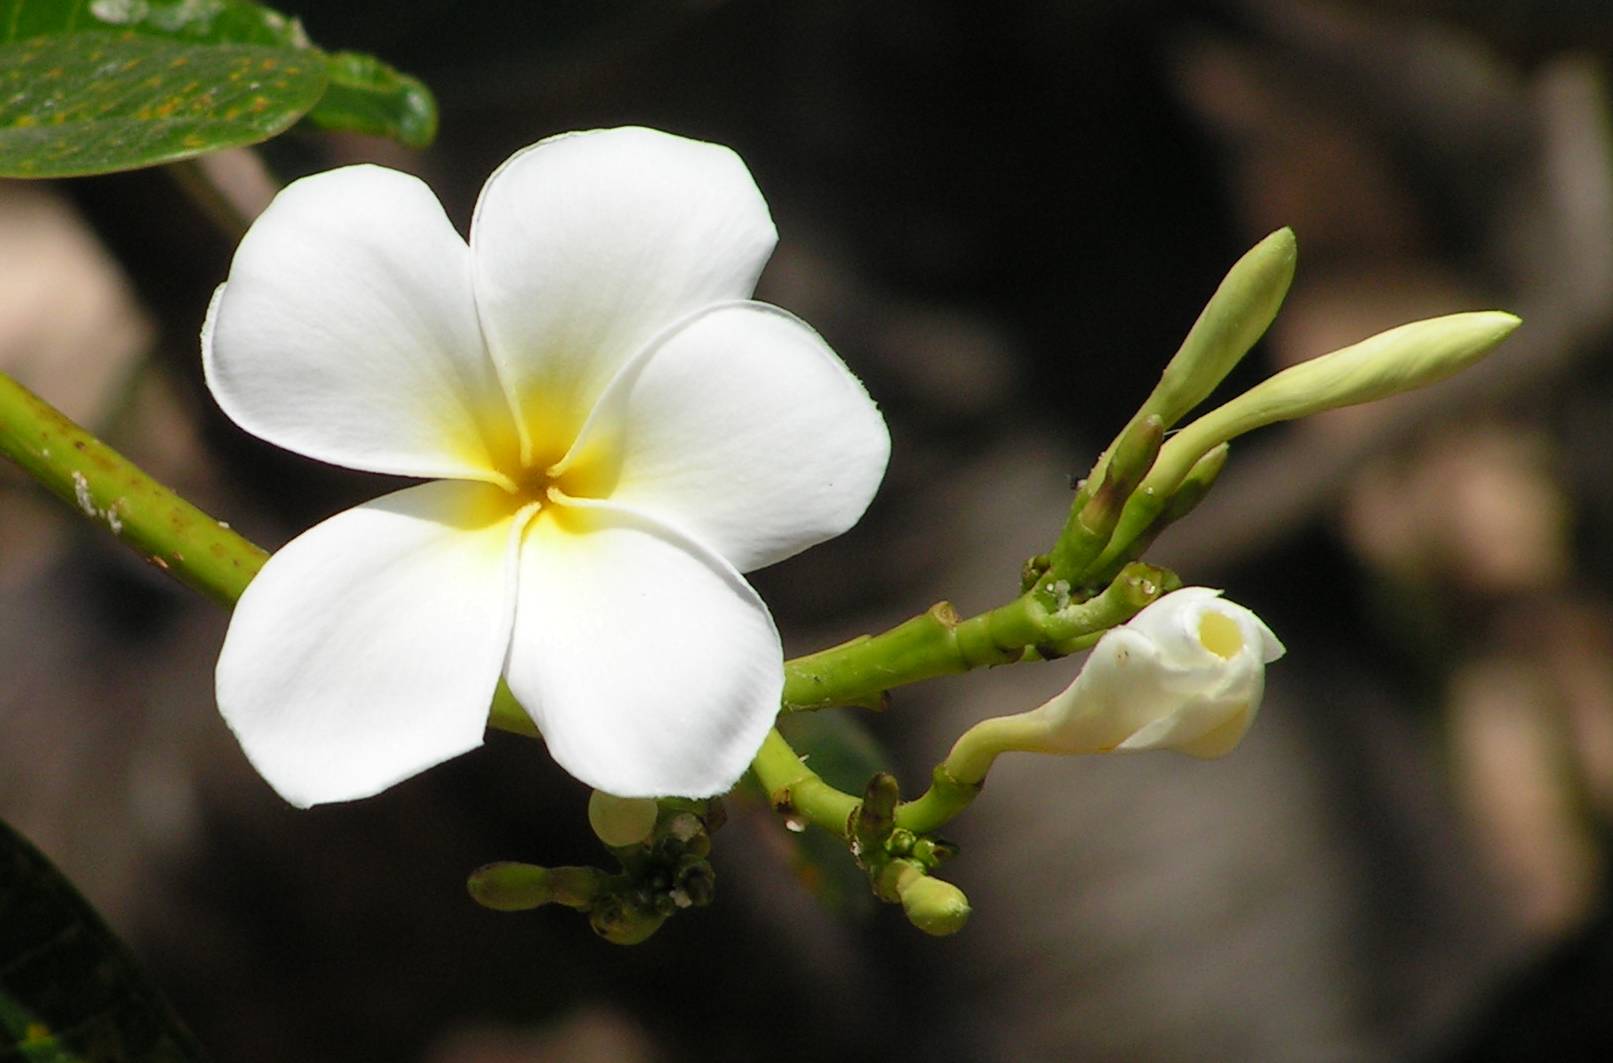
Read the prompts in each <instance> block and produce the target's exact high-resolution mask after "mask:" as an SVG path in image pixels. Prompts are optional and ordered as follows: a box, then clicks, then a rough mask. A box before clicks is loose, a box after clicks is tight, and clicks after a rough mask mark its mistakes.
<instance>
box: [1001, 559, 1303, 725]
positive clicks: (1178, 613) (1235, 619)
mask: <svg viewBox="0 0 1613 1063" xmlns="http://www.w3.org/2000/svg"><path fill="white" fill-rule="evenodd" d="M1220 594H1221V592H1220V591H1217V590H1211V589H1209V588H1208V587H1184V588H1182V589H1181V590H1179V591H1175V592H1173V593H1171V594H1167V595H1166V596H1165V597H1163V598H1161V599H1159V600H1158V601H1156V602H1154V603H1153V604H1152V605H1150V606H1148V607H1147V608H1146V609H1144V610H1143V611H1142V612H1140V613H1138V614H1137V615H1136V616H1134V617H1132V618H1131V620H1130V621H1128V622H1127V623H1125V624H1123V625H1121V626H1120V627H1117V628H1113V629H1111V630H1110V631H1107V632H1105V633H1104V636H1103V637H1102V638H1101V639H1099V640H1098V644H1097V645H1096V646H1095V647H1093V649H1092V654H1091V656H1089V657H1088V658H1087V661H1086V664H1085V665H1084V666H1082V668H1081V673H1080V674H1079V675H1078V676H1076V678H1075V682H1074V683H1072V684H1070V686H1069V687H1068V688H1067V689H1065V691H1064V692H1063V693H1061V694H1059V695H1058V696H1057V697H1055V698H1054V699H1053V700H1051V701H1049V702H1048V703H1047V704H1045V705H1043V706H1041V707H1040V708H1037V709H1034V710H1032V711H1031V712H1030V713H1027V714H1026V723H1027V724H1028V725H1034V726H1035V733H1036V735H1037V739H1036V741H1035V743H1034V747H1035V748H1036V749H1038V750H1040V751H1043V752H1049V753H1107V752H1110V751H1113V750H1121V751H1125V752H1137V751H1141V750H1147V749H1174V750H1176V751H1177V752H1179V753H1186V754H1188V755H1190V756H1195V757H1219V756H1223V755H1225V754H1227V753H1230V752H1231V751H1232V749H1233V747H1235V746H1236V745H1237V744H1238V742H1239V741H1241V740H1242V738H1243V736H1244V734H1245V733H1246V732H1247V731H1248V730H1249V725H1250V724H1252V723H1253V722H1254V718H1255V713H1256V712H1257V711H1259V709H1260V697H1261V694H1262V693H1263V692H1264V690H1265V683H1266V665H1267V664H1269V663H1271V662H1272V661H1275V660H1276V659H1277V658H1279V657H1281V656H1282V655H1283V653H1284V649H1283V644H1282V643H1281V642H1279V641H1277V636H1276V635H1273V634H1272V633H1271V629H1270V628H1268V627H1267V626H1266V625H1265V623H1263V622H1262V621H1261V619H1260V618H1259V617H1258V616H1256V615H1255V614H1254V613H1252V612H1250V611H1249V610H1248V609H1245V608H1244V607H1243V606H1241V605H1236V604H1234V603H1232V602H1229V601H1226V600H1224V599H1222V598H1221V597H1220ZM1030 729H1031V728H1030V727H1027V730H1030Z"/></svg>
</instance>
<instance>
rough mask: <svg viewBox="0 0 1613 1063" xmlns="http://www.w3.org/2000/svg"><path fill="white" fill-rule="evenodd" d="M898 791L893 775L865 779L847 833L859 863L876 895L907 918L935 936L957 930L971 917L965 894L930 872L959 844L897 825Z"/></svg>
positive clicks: (880, 774) (949, 856)
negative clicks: (859, 800) (894, 905)
mask: <svg viewBox="0 0 1613 1063" xmlns="http://www.w3.org/2000/svg"><path fill="white" fill-rule="evenodd" d="M900 801H901V792H900V790H899V788H898V787H897V784H896V778H895V777H894V776H892V775H891V774H889V773H888V772H880V773H879V774H877V775H875V776H874V777H873V778H872V779H870V780H868V786H867V788H866V789H865V790H864V792H863V799H862V802H861V804H859V805H858V806H857V809H856V811H854V812H853V813H852V815H851V820H850V822H849V823H848V824H847V835H848V838H849V840H850V844H851V851H852V854H853V855H854V856H855V857H856V858H857V864H858V866H859V867H861V868H862V869H863V870H864V871H865V872H866V873H867V874H868V881H869V884H870V885H872V886H873V889H874V896H876V897H878V898H879V899H880V900H882V901H885V902H887V903H889V904H900V905H901V906H902V911H903V913H904V914H906V916H907V919H908V922H910V923H912V924H913V925H914V926H916V927H918V928H919V929H920V930H922V931H924V932H925V933H926V934H933V935H935V936H937V937H940V936H945V935H947V934H955V933H957V932H958V931H959V930H962V929H963V924H964V923H966V922H967V921H968V919H969V898H967V897H965V896H964V894H963V891H962V890H960V889H959V888H958V887H957V886H954V885H953V884H952V883H950V882H946V881H944V880H942V879H938V878H935V877H934V876H933V875H932V874H931V873H932V872H933V871H934V870H935V868H936V867H938V866H939V865H940V864H942V863H944V862H945V861H947V860H950V859H951V858H952V857H954V856H956V855H957V847H956V846H954V845H952V844H951V843H949V842H944V841H941V840H940V839H938V838H933V837H930V836H928V835H924V834H917V833H915V832H914V831H912V830H909V829H907V828H905V827H898V826H897V825H896V807H897V805H898V804H899V803H900Z"/></svg>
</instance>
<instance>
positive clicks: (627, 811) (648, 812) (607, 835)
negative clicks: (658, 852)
mask: <svg viewBox="0 0 1613 1063" xmlns="http://www.w3.org/2000/svg"><path fill="white" fill-rule="evenodd" d="M660 813H661V808H660V806H659V805H657V804H656V803H655V801H654V799H653V798H648V797H617V796H616V795H615V794H608V793H606V792H605V791H603V790H595V791H594V792H593V794H592V795H590V796H589V798H588V825H589V826H590V827H592V828H593V829H594V834H595V835H596V836H597V837H598V838H599V840H600V841H602V842H604V843H605V844H606V845H608V846H610V847H611V848H612V849H620V848H621V847H622V846H624V845H637V844H638V843H639V842H642V841H644V840H645V839H646V838H648V837H649V836H650V832H651V831H653V830H654V829H655V820H656V817H657V816H659V815H660Z"/></svg>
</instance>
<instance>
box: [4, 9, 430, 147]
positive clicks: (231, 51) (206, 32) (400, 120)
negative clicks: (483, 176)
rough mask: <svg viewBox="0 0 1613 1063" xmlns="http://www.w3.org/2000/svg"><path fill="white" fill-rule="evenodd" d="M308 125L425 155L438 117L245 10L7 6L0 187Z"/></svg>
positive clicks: (410, 95)
mask: <svg viewBox="0 0 1613 1063" xmlns="http://www.w3.org/2000/svg"><path fill="white" fill-rule="evenodd" d="M299 119H306V122H307V124H308V125H311V126H314V127H317V128H320V129H332V130H352V131H356V132H362V133H368V134H371V135H376V136H385V137H391V138H393V139H395V140H399V141H401V142H403V143H404V144H407V145H409V146H411V147H423V146H425V145H426V144H428V143H430V141H431V139H432V137H433V136H434V135H435V132H436V125H437V109H436V101H435V100H434V99H433V97H432V95H431V93H430V91H429V90H427V89H426V87H425V86H424V85H423V84H421V83H420V82H419V81H418V80H416V79H414V78H412V77H409V76H408V75H406V74H402V73H400V72H399V71H397V70H394V69H393V68H392V67H390V66H387V65H386V64H385V63H383V62H381V61H380V60H378V59H376V58H374V57H373V56H368V55H359V54H355V53H349V52H339V53H334V54H332V53H327V52H324V51H322V50H320V49H319V48H316V47H314V46H313V45H312V44H311V43H310V42H309V40H308V37H307V34H305V33H304V32H303V29H302V25H301V23H299V22H298V21H297V20H296V19H294V18H289V17H287V16H285V15H281V14H280V13H278V12H276V11H273V10H270V9H269V8H266V7H263V6H262V5H260V4H255V3H251V2H249V0H0V177H71V176H78V175H82V174H94V173H107V172H112V171H116V170H129V169H135V168H138V167H142V166H152V165H156V164H159V163H165V162H173V161H176V160H179V159H184V158H189V157H191V156H194V155H198V154H201V153H203V152H208V151H215V150H218V149H220V148H226V147H235V146H239V145H242V144H253V143H257V142H258V141H262V140H266V139H268V138H269V137H272V136H275V135H277V134H279V133H281V132H283V131H285V130H286V129H288V128H290V127H291V126H292V125H293V124H295V123H296V122H297V121H298V120H299Z"/></svg>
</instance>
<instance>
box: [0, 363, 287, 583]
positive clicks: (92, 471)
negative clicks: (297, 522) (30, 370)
mask: <svg viewBox="0 0 1613 1063" xmlns="http://www.w3.org/2000/svg"><path fill="white" fill-rule="evenodd" d="M0 454H4V455H5V456H6V457H8V458H10V459H11V460H12V461H14V462H16V463H17V465H18V466H20V467H21V468H22V470H23V471H24V472H26V473H27V474H28V475H29V476H31V477H33V478H34V479H35V480H37V481H38V482H39V483H40V484H41V485H42V486H43V487H45V489H46V490H48V491H50V492H51V493H52V494H54V495H56V496H57V497H58V498H60V499H61V500H62V501H64V502H66V503H67V504H68V505H69V506H71V507H73V508H74V509H75V510H77V511H78V512H79V514H80V515H82V516H84V517H86V518H87V519H89V520H91V521H92V522H94V523H96V524H99V525H101V526H102V528H104V529H105V530H107V531H109V532H111V533H112V535H114V536H116V537H117V538H118V539H119V540H121V541H122V542H123V543H124V544H125V545H127V546H128V547H129V548H130V549H132V550H134V551H135V552H136V553H138V554H139V555H140V556H141V557H142V558H144V559H145V561H146V562H147V563H149V564H151V565H153V566H155V567H156V568H158V569H161V570H162V571H163V572H166V573H168V574H169V575H170V576H173V577H174V578H175V579H177V580H179V582H181V583H183V584H185V586H187V587H189V588H191V589H192V590H195V591H199V592H201V593H202V594H204V595H206V596H207V597H209V598H211V599H213V600H214V601H215V602H218V603H220V604H222V605H230V604H232V603H234V601H235V600H236V599H237V598H239V597H240V596H241V592H242V591H243V590H245V589H246V585H247V584H248V583H249V582H251V580H252V577H253V576H255V575H257V572H258V569H260V568H262V567H263V563H264V562H265V561H266V560H268V557H269V555H268V554H267V553H266V552H265V551H264V550H263V549H262V548H261V547H259V546H257V545H255V544H253V543H251V542H249V541H248V540H247V539H245V538H243V537H242V536H240V535H237V534H236V533H235V532H233V531H231V530H230V528H229V525H227V524H225V523H223V522H222V521H218V520H215V519H213V518H212V517H210V516H208V515H207V514H206V513H203V512H202V511H201V510H200V509H197V508H196V507H195V506H193V505H191V504H190V503H189V502H187V501H185V499H183V498H181V497H180V496H179V495H177V494H175V493H174V492H173V491H171V490H169V489H168V488H167V487H164V486H163V485H162V484H160V483H158V482H157V481H156V480H154V479H152V478H151V476H149V475H147V474H146V473H145V472H144V471H143V470H141V469H140V468H139V467H138V466H136V465H135V464H134V463H133V462H131V461H129V459H127V458H125V457H124V456H123V455H121V454H119V453H118V452H117V451H115V450H113V449H112V448H111V447H109V446H107V445H106V444H105V443H103V442H102V441H101V440H99V439H97V438H96V437H95V436H94V435H93V434H91V433H90V432H88V431H86V430H85V429H84V428H82V427H80V426H79V425H77V424H74V423H73V421H72V420H70V419H69V418H68V417H67V416H66V415H65V414H63V413H61V412H60V411H59V410H57V409H55V408H54V407H52V406H51V405H50V404H49V403H47V402H46V401H45V400H43V399H41V398H40V397H39V396H37V395H35V394H34V393H33V392H31V391H29V390H28V389H27V388H25V387H23V386H22V385H21V384H19V383H18V382H17V381H15V380H13V379H12V378H11V377H9V376H6V375H5V374H4V373H0Z"/></svg>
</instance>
